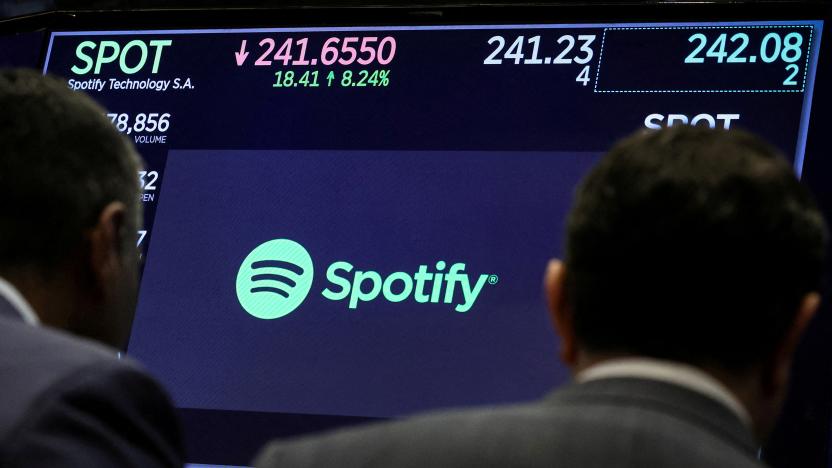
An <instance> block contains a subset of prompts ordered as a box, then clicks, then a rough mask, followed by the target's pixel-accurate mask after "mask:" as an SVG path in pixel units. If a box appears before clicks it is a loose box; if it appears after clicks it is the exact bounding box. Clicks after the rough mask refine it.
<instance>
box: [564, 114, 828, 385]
mask: <svg viewBox="0 0 832 468" xmlns="http://www.w3.org/2000/svg"><path fill="white" fill-rule="evenodd" d="M567 231H568V232H567V241H566V260H565V261H566V265H567V269H566V295H567V300H568V301H569V304H570V305H571V307H572V310H573V313H574V326H575V333H576V336H577V339H578V341H579V343H580V344H581V345H582V346H584V347H585V348H586V349H588V350H592V351H596V352H622V353H631V354H636V355H641V356H648V357H654V358H660V359H670V360H676V361H681V362H686V363H691V364H695V365H715V366H721V367H722V368H726V369H731V370H745V369H749V368H751V366H753V365H754V364H757V363H760V362H762V361H763V360H764V359H766V358H768V357H769V356H770V355H771V353H772V352H773V351H774V349H775V347H776V346H777V345H778V344H779V342H780V340H782V339H783V337H784V336H785V332H786V330H787V329H788V327H789V325H790V324H791V323H792V321H793V320H794V318H795V314H796V312H797V310H798V307H799V304H800V302H801V300H802V298H803V297H804V295H805V294H807V293H808V292H811V291H815V290H818V289H819V288H820V280H821V270H822V264H823V259H824V254H825V243H826V237H827V233H826V226H825V224H824V220H823V217H822V215H821V213H820V212H819V211H818V209H817V207H816V205H815V203H814V202H813V200H812V197H811V196H810V194H809V192H808V190H807V189H806V188H805V187H803V186H802V185H801V184H800V182H799V181H798V180H797V178H796V177H795V175H794V173H793V171H792V169H791V167H790V165H789V164H788V163H787V161H786V160H785V158H783V157H782V156H781V155H780V154H779V152H778V151H777V150H775V149H774V148H773V147H771V146H770V145H768V144H767V143H765V142H764V141H762V140H761V139H759V138H757V137H756V136H753V135H751V134H749V133H746V132H743V131H737V130H730V131H726V130H712V129H708V128H697V127H691V126H677V127H673V128H671V129H664V130H658V131H642V132H638V133H636V134H634V135H633V136H630V137H629V138H626V139H624V140H622V141H621V142H619V143H618V144H616V145H615V146H614V147H613V148H612V150H610V151H609V153H608V154H607V155H606V156H605V157H604V159H603V160H602V161H601V162H600V163H599V164H598V166H597V167H595V168H594V169H593V170H592V171H591V173H590V174H589V175H588V176H587V177H586V178H585V179H584V181H583V182H582V183H581V185H580V187H579V188H578V191H577V195H576V200H575V204H574V206H573V208H572V212H571V214H570V216H569V220H568V227H567Z"/></svg>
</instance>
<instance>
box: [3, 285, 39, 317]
mask: <svg viewBox="0 0 832 468" xmlns="http://www.w3.org/2000/svg"><path fill="white" fill-rule="evenodd" d="M0 297H2V298H3V299H5V300H7V301H8V302H9V304H11V305H12V307H14V308H15V310H16V311H17V313H18V314H20V317H21V318H22V319H23V321H24V322H26V323H28V324H29V325H39V324H40V319H38V315H37V314H36V313H35V310H34V309H32V306H31V305H29V302H27V301H26V298H25V297H23V295H22V294H20V291H18V290H17V288H15V287H14V285H13V284H11V283H9V282H8V281H6V280H5V279H3V277H2V276H0Z"/></svg>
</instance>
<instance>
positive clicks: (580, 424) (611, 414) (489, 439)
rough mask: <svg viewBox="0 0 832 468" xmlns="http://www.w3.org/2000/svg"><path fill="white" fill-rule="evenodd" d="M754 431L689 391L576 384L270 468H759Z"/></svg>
mask: <svg viewBox="0 0 832 468" xmlns="http://www.w3.org/2000/svg"><path fill="white" fill-rule="evenodd" d="M755 454H756V449H755V446H754V443H753V442H752V437H751V435H750V433H749V431H748V430H747V429H746V428H745V427H744V426H743V425H742V423H741V422H740V420H739V419H738V418H737V417H736V416H735V415H734V414H733V413H731V412H730V410H728V409H726V408H725V407H723V406H722V405H721V404H720V403H717V402H716V401H713V400H711V399H709V398H707V397H705V396H703V395H700V394H698V393H695V392H693V391H690V390H687V389H684V388H681V387H677V386H674V385H670V384H665V383H660V382H656V381H650V380H641V379H624V378H616V379H605V380H596V381H590V382H587V383H584V384H574V385H570V386H568V387H566V388H564V389H562V390H559V391H557V392H555V393H553V394H552V395H550V396H549V397H548V398H546V399H545V400H543V401H541V402H538V403H533V404H527V405H518V406H509V407H496V408H492V409H481V410H471V411H459V412H446V413H437V414H433V415H427V416H422V417H418V418H415V419H410V420H404V421H399V422H392V423H384V424H380V425H370V426H366V427H364V428H357V429H352V430H342V431H338V432H334V433H331V434H328V435H324V436H319V437H312V438H304V439H299V440H294V441H275V442H272V443H271V444H270V445H268V446H267V447H266V448H265V449H264V450H263V451H262V453H261V454H260V456H259V457H258V459H257V461H256V462H255V464H256V466H257V467H258V468H267V467H268V468H273V467H284V466H287V467H293V468H303V467H344V468H347V467H413V468H417V467H418V468H423V467H431V468H437V467H470V468H474V467H477V468H483V467H548V468H617V467H621V468H624V467H626V468H669V467H673V468H705V467H709V468H714V467H717V468H755V467H756V468H759V467H760V466H763V465H761V464H760V463H759V462H758V461H757V460H756V457H755Z"/></svg>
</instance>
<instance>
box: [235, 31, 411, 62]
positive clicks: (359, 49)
mask: <svg viewBox="0 0 832 468" xmlns="http://www.w3.org/2000/svg"><path fill="white" fill-rule="evenodd" d="M247 47H248V41H247V40H245V39H244V40H243V42H242V43H241V44H240V50H239V51H237V52H234V58H235V59H236V61H237V66H238V67H241V66H243V65H244V64H245V63H246V61H247V59H248V58H249V54H250V53H253V55H252V56H251V58H252V59H253V60H254V58H255V57H257V59H256V60H254V66H255V67H268V66H271V65H272V64H274V63H277V64H280V65H283V66H288V65H292V66H305V65H306V66H315V65H318V64H319V63H320V64H321V65H327V66H329V65H335V64H339V65H343V66H348V65H352V64H353V63H357V64H359V65H371V64H379V65H387V64H389V63H390V62H392V61H393V58H394V57H395V56H396V39H395V38H393V37H391V36H387V37H383V38H379V37H375V36H366V37H330V38H329V39H327V40H326V41H324V43H323V45H322V46H321V47H320V49H314V48H313V47H310V45H309V38H307V37H304V38H301V39H295V38H291V37H290V38H288V39H285V40H283V41H282V42H280V41H277V40H275V39H273V38H271V37H266V38H264V39H262V40H261V41H260V42H258V43H257V47H256V48H254V50H252V51H251V52H249V51H248V50H247Z"/></svg>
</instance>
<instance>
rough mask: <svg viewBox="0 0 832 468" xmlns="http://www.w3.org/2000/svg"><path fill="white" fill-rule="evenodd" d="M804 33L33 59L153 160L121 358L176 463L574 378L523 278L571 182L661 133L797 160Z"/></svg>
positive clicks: (704, 28) (293, 34) (381, 35)
mask: <svg viewBox="0 0 832 468" xmlns="http://www.w3.org/2000/svg"><path fill="white" fill-rule="evenodd" d="M822 25H823V24H822V22H821V21H789V22H782V21H772V22H741V23H649V24H643V23H639V24H635V23H634V24H624V23H616V24H562V25H561V24H530V25H503V26H495V25H487V26H471V25H468V26H429V27H428V26H424V27H407V26H401V27H399V26H394V27H337V28H314V29H309V28H291V29H286V28H284V29H239V30H235V29H223V30H165V31H96V32H90V31H84V32H78V31H74V32H55V33H53V34H52V37H51V41H50V44H49V50H48V53H47V57H46V61H45V65H44V71H46V72H49V73H54V74H57V75H60V76H63V77H65V78H66V79H67V80H68V83H69V86H70V87H71V88H73V89H76V90H83V91H86V92H88V93H89V94H90V95H91V96H93V97H94V98H95V99H97V100H98V101H100V102H101V103H102V104H103V105H104V106H105V107H106V108H107V109H108V111H109V112H110V113H109V114H108V115H109V117H110V118H111V119H112V121H113V123H114V124H115V125H116V126H117V127H118V129H119V130H120V131H122V132H123V133H125V134H126V135H127V136H128V137H129V138H130V139H131V140H133V141H134V142H135V144H136V146H137V148H138V149H139V151H140V153H141V154H142V156H143V157H144V160H145V161H146V167H145V168H144V169H143V170H142V171H141V172H140V173H139V179H140V181H141V183H142V187H143V192H142V202H143V204H144V207H145V226H144V227H143V228H142V230H141V231H139V233H138V237H137V241H138V245H139V246H140V247H141V249H142V251H143V252H145V254H144V258H145V264H144V271H143V277H142V282H141V289H140V298H139V304H138V309H137V312H136V317H135V321H134V325H133V332H132V336H131V341H130V346H129V349H128V352H129V354H130V355H132V356H133V357H134V358H136V359H138V360H139V361H141V362H142V363H144V365H146V366H147V367H148V368H149V369H150V370H151V371H152V372H153V373H154V374H155V375H156V376H157V377H158V378H159V379H160V380H161V381H162V383H163V384H164V385H165V386H166V387H167V389H168V390H169V391H170V392H171V394H172V396H173V398H174V400H175V402H176V404H177V406H178V407H180V408H181V409H182V414H183V419H184V421H185V424H186V429H187V430H188V431H189V432H190V433H191V434H194V433H195V434H204V437H202V438H201V437H200V436H199V435H197V436H193V435H192V436H189V437H191V440H192V441H193V440H196V443H195V446H192V447H191V452H192V453H191V455H190V457H191V461H193V462H199V463H231V464H244V463H247V462H248V461H249V460H250V457H251V456H252V455H253V450H254V449H255V448H256V447H257V446H259V445H260V444H262V443H263V442H264V441H265V440H267V439H268V438H270V437H274V436H285V435H293V434H299V433H303V432H309V431H314V430H319V429H323V428H328V427H333V426H338V425H343V424H352V423H356V422H360V421H366V420H372V419H386V418H395V417H400V416H404V415H408V414H411V413H414V412H419V411H425V410H433V409H439V408H445V407H452V406H472V405H489V404H502V403H509V402H518V401H525V400H531V399H536V398H539V397H541V396H543V395H544V394H546V393H547V392H548V391H550V390H551V389H553V388H554V387H555V386H557V385H559V384H561V383H564V382H565V381H567V380H568V378H569V375H568V372H567V369H566V368H565V367H563V366H561V365H560V364H559V363H558V360H557V340H556V338H555V335H554V333H553V331H552V327H551V325H550V324H549V321H548V316H547V312H546V307H545V304H544V301H543V300H542V293H541V287H540V285H541V279H542V274H543V271H544V268H545V266H546V263H547V261H548V260H549V259H550V258H552V257H557V256H559V255H561V249H562V245H563V231H564V221H565V217H566V214H567V212H568V209H569V207H570V204H571V203H572V194H573V191H574V189H575V187H576V185H577V183H578V182H579V180H580V179H581V177H582V176H583V175H585V174H586V173H587V171H588V170H589V168H590V167H592V165H593V164H594V163H595V162H597V161H598V159H599V157H600V156H601V155H602V154H603V153H604V152H605V151H606V150H608V149H609V147H610V146H611V145H612V144H613V142H615V141H616V140H617V139H619V138H621V137H623V136H625V135H627V134H629V133H631V132H633V131H635V130H637V129H639V128H645V127H646V128H660V127H663V126H668V125H674V124H693V125H707V126H711V127H720V128H737V127H739V128H745V129H749V130H751V131H753V132H756V133H759V134H761V135H764V136H765V137H766V138H767V139H768V140H770V141H771V142H772V143H773V144H775V145H776V146H777V147H779V148H780V149H781V150H782V151H783V153H784V154H785V155H786V156H787V157H788V158H789V159H790V160H791V162H793V164H794V167H795V171H796V172H797V173H798V174H800V173H801V171H802V168H803V163H804V160H805V159H806V157H807V156H806V155H805V151H804V149H805V144H806V138H807V129H808V128H809V115H810V108H811V105H812V92H813V85H814V76H815V67H816V64H817V60H818V50H819V45H820V37H821V29H822ZM240 434H244V435H240ZM243 439H245V440H243ZM217 440H223V441H224V442H225V443H223V444H217V443H214V442H213V441H217ZM200 441H203V442H204V441H212V442H211V443H208V442H204V443H200Z"/></svg>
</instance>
